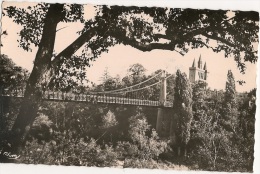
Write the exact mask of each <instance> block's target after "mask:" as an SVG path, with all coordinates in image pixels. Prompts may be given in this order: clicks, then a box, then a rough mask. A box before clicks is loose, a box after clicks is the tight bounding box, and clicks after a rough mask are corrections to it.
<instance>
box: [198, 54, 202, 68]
mask: <svg viewBox="0 0 260 174" xmlns="http://www.w3.org/2000/svg"><path fill="white" fill-rule="evenodd" d="M198 68H200V69H201V68H202V61H201V54H200V57H199V61H198Z"/></svg>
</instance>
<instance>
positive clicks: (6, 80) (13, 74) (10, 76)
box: [0, 54, 29, 92]
mask: <svg viewBox="0 0 260 174" xmlns="http://www.w3.org/2000/svg"><path fill="white" fill-rule="evenodd" d="M0 64H1V65H0V72H1V74H0V88H5V89H7V88H9V89H16V88H24V87H25V84H26V81H27V79H28V76H29V73H28V71H27V70H26V69H23V68H22V67H20V66H17V65H15V63H14V62H13V61H12V60H11V59H10V58H8V56H7V55H4V54H1V55H0ZM1 90H3V89H1ZM1 92H3V91H1Z"/></svg>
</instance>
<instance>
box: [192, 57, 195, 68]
mask: <svg viewBox="0 0 260 174" xmlns="http://www.w3.org/2000/svg"><path fill="white" fill-rule="evenodd" d="M192 68H195V58H194V60H193V64H192Z"/></svg>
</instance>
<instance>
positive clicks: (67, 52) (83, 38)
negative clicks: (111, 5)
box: [52, 27, 97, 66]
mask: <svg viewBox="0 0 260 174" xmlns="http://www.w3.org/2000/svg"><path fill="white" fill-rule="evenodd" d="M96 34H97V31H96V28H95V27H94V28H91V29H89V30H87V31H86V32H85V33H83V34H81V35H80V36H79V37H78V38H77V39H76V40H75V41H74V42H72V43H71V44H70V45H69V46H68V47H67V48H65V49H64V50H63V51H61V52H60V53H59V54H58V55H57V56H56V57H55V58H54V60H53V61H52V65H53V66H56V65H57V63H58V62H59V61H60V60H61V58H62V57H66V58H70V57H71V56H72V55H73V54H74V53H75V52H76V51H77V50H78V49H79V48H80V47H81V46H82V45H84V44H85V43H86V42H87V41H89V40H90V39H91V38H92V37H93V36H95V35H96Z"/></svg>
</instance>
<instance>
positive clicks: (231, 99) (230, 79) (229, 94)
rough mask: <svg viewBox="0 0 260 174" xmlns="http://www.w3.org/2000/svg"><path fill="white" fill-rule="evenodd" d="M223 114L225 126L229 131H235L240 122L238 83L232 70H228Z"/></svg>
mask: <svg viewBox="0 0 260 174" xmlns="http://www.w3.org/2000/svg"><path fill="white" fill-rule="evenodd" d="M222 116H223V126H224V128H225V129H226V130H228V131H233V132H235V130H236V127H237V124H238V112H237V102H236V84H235V78H234V75H233V73H232V71H231V70H228V74H227V81H226V91H225V98H224V102H223V113H222Z"/></svg>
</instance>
